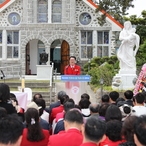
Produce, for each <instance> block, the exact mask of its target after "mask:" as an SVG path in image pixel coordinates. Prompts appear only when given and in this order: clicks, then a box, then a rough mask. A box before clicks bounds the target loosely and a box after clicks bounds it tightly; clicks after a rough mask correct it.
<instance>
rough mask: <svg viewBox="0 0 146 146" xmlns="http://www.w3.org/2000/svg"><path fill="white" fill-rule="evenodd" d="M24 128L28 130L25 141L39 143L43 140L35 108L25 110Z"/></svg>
mask: <svg viewBox="0 0 146 146" xmlns="http://www.w3.org/2000/svg"><path fill="white" fill-rule="evenodd" d="M25 120H26V126H27V128H28V133H27V139H28V140H29V141H41V140H43V139H44V138H45V136H44V134H43V132H42V128H41V126H40V123H39V113H38V110H36V109H35V108H29V109H27V111H26V113H25Z"/></svg>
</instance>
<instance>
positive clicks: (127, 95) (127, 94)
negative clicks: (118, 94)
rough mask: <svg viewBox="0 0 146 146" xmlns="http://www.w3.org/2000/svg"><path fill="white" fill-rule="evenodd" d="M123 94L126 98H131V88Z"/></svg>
mask: <svg viewBox="0 0 146 146" xmlns="http://www.w3.org/2000/svg"><path fill="white" fill-rule="evenodd" d="M124 96H125V98H126V99H132V98H133V92H132V91H131V90H127V91H126V92H124Z"/></svg>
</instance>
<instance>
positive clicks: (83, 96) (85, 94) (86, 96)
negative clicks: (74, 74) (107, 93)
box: [81, 93, 90, 100]
mask: <svg viewBox="0 0 146 146" xmlns="http://www.w3.org/2000/svg"><path fill="white" fill-rule="evenodd" d="M82 98H86V99H88V100H90V96H89V94H87V93H83V94H82V95H81V99H82Z"/></svg>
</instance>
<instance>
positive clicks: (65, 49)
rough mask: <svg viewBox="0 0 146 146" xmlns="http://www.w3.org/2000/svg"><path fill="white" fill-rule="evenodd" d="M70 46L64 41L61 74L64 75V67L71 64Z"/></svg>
mask: <svg viewBox="0 0 146 146" xmlns="http://www.w3.org/2000/svg"><path fill="white" fill-rule="evenodd" d="M69 51H70V50H69V44H68V43H67V42H66V41H65V40H64V41H63V42H62V44H61V67H60V68H61V70H60V72H61V74H64V67H65V66H66V65H68V64H69V54H70V52H69Z"/></svg>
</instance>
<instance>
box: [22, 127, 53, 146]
mask: <svg viewBox="0 0 146 146" xmlns="http://www.w3.org/2000/svg"><path fill="white" fill-rule="evenodd" d="M27 132H28V130H27V128H25V129H24V130H23V135H22V141H21V146H47V144H48V140H49V136H50V134H49V131H48V130H43V133H44V135H45V138H44V139H43V140H41V141H35V142H32V141H28V140H27Z"/></svg>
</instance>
